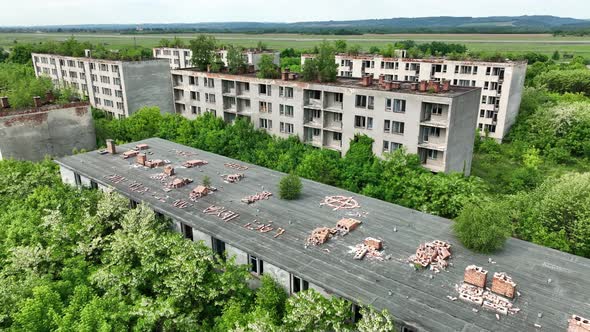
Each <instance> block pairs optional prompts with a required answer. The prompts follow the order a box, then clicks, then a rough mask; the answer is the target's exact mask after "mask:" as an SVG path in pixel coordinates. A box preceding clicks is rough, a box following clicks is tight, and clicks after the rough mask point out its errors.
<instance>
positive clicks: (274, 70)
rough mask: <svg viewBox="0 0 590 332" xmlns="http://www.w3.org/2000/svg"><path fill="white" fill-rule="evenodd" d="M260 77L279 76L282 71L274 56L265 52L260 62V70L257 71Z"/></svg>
mask: <svg viewBox="0 0 590 332" xmlns="http://www.w3.org/2000/svg"><path fill="white" fill-rule="evenodd" d="M256 76H257V77H258V78H279V77H281V73H280V71H279V66H277V65H276V64H275V63H274V59H273V57H272V56H270V55H268V54H263V55H262V56H261V57H260V61H259V62H258V72H257V73H256Z"/></svg>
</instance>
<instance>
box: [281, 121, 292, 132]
mask: <svg viewBox="0 0 590 332" xmlns="http://www.w3.org/2000/svg"><path fill="white" fill-rule="evenodd" d="M280 130H281V133H285V134H292V133H293V124H292V123H287V122H281V124H280Z"/></svg>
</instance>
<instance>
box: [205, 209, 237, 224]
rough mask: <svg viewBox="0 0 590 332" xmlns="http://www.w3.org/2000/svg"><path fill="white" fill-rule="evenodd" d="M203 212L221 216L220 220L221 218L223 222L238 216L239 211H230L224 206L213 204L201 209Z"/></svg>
mask: <svg viewBox="0 0 590 332" xmlns="http://www.w3.org/2000/svg"><path fill="white" fill-rule="evenodd" d="M203 213H204V214H208V215H215V216H218V217H219V218H221V220H223V221H225V222H228V221H231V220H233V219H235V218H237V217H239V216H240V214H239V213H236V212H233V211H230V210H228V209H226V208H224V207H223V206H215V205H211V206H209V207H208V208H206V209H205V210H203Z"/></svg>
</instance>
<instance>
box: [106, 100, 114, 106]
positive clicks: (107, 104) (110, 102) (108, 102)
mask: <svg viewBox="0 0 590 332" xmlns="http://www.w3.org/2000/svg"><path fill="white" fill-rule="evenodd" d="M113 105H114V104H113V101H112V100H108V99H104V106H108V107H113Z"/></svg>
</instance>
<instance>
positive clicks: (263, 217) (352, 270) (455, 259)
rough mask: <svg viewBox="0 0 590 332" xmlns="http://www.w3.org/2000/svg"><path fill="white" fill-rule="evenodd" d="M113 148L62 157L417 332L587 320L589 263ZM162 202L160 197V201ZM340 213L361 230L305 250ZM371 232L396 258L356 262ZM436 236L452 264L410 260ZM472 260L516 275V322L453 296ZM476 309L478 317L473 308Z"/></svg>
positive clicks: (216, 161)
mask: <svg viewBox="0 0 590 332" xmlns="http://www.w3.org/2000/svg"><path fill="white" fill-rule="evenodd" d="M137 144H147V145H148V146H149V150H147V152H148V155H147V158H148V159H164V160H168V161H170V162H171V164H172V165H173V166H174V167H175V171H176V174H177V176H178V177H185V178H192V179H193V180H194V182H193V183H192V184H190V185H188V186H185V187H183V188H180V189H174V190H172V191H170V192H165V191H164V190H163V185H162V183H161V182H159V181H158V180H154V179H152V178H150V176H152V175H155V174H159V173H161V172H162V171H163V170H162V167H158V168H154V169H148V168H145V167H143V166H138V165H136V164H135V158H130V159H127V160H125V159H122V157H121V154H122V153H123V152H125V151H128V150H130V149H132V148H133V147H135V146H136V145H137ZM180 151H182V152H184V153H182V154H181V153H180ZM117 152H118V154H117V155H108V154H107V155H101V154H99V153H97V152H96V151H94V152H88V153H84V154H78V155H74V156H69V157H64V158H61V159H58V160H57V161H56V162H57V163H58V164H60V165H62V166H64V167H67V168H69V169H72V170H74V171H76V172H77V173H79V174H81V175H83V176H86V177H88V178H91V179H93V180H94V181H96V182H97V183H100V184H102V185H107V186H111V187H114V188H115V189H116V190H117V191H118V192H120V193H122V194H123V195H125V196H127V197H129V198H131V199H133V200H135V201H138V202H139V201H144V202H146V203H147V204H149V205H150V206H151V207H152V208H153V209H154V210H155V211H158V212H161V213H163V214H165V215H167V216H169V217H172V218H173V219H175V220H177V221H181V222H183V223H186V224H188V225H190V226H192V227H193V228H195V229H197V230H200V231H202V232H205V233H207V234H210V235H212V236H215V237H216V238H218V239H220V240H222V241H224V242H226V243H227V244H229V245H231V246H234V247H236V248H238V249H241V250H243V251H245V252H247V253H249V254H252V255H256V256H258V257H260V258H261V259H262V260H265V261H268V262H269V263H271V264H273V265H276V266H278V267H280V268H282V269H284V270H286V271H288V272H292V273H294V274H296V275H298V276H300V277H302V278H304V279H305V280H308V281H309V282H311V283H313V284H316V285H318V286H320V287H322V288H325V289H326V290H328V291H329V292H331V293H333V294H336V295H339V296H342V297H345V298H347V299H349V300H353V301H354V302H357V303H360V304H372V305H374V306H375V307H376V308H378V309H384V308H386V309H388V310H389V312H390V313H391V314H392V315H393V316H394V317H395V319H397V320H398V321H403V322H404V323H407V324H410V325H412V326H415V327H417V328H418V329H420V330H426V331H482V330H490V331H535V330H537V329H536V328H535V327H534V324H539V325H541V326H542V330H543V331H565V329H566V328H567V326H568V323H567V320H568V318H569V317H570V316H571V315H572V314H577V315H580V316H584V317H588V316H590V300H589V299H590V288H589V287H588V275H590V259H586V258H583V257H578V256H574V255H570V254H567V253H563V252H560V251H557V250H553V249H550V248H546V247H542V246H538V245H535V244H532V243H529V242H525V241H521V240H518V239H509V240H508V241H507V242H506V245H505V248H504V249H503V250H502V251H501V252H499V253H496V254H492V255H482V254H477V253H474V252H472V251H469V250H468V249H466V248H464V247H463V246H462V245H461V244H460V242H459V240H458V239H457V238H456V237H455V236H454V235H453V232H452V230H451V223H452V221H450V220H448V219H444V218H440V217H436V216H433V215H429V214H426V213H421V212H418V211H415V210H411V209H408V208H404V207H401V206H398V205H395V204H391V203H387V202H384V201H380V200H377V199H373V198H369V197H366V196H362V195H359V194H356V193H352V192H348V191H345V190H342V189H339V188H335V187H332V186H328V185H324V184H320V183H317V182H313V181H309V180H305V179H302V181H303V190H302V195H301V198H300V199H297V200H294V201H286V200H281V199H279V198H278V183H279V180H280V179H281V178H282V177H283V176H284V174H283V173H280V172H277V171H273V170H269V169H266V168H263V167H260V166H256V165H252V164H248V163H244V162H241V161H237V160H234V159H230V158H226V157H223V156H220V155H216V154H213V153H209V152H206V151H202V150H198V149H193V148H190V147H187V146H183V145H180V144H177V143H173V142H170V141H166V140H162V139H159V138H151V139H146V140H143V141H140V142H135V143H129V144H124V145H122V146H117ZM187 154H190V155H188V156H187ZM193 159H201V160H206V161H207V162H208V164H207V165H205V166H202V167H198V168H190V169H188V168H182V167H180V166H181V164H182V163H183V162H185V161H187V160H193ZM225 163H237V164H240V165H245V166H247V167H248V169H247V170H244V171H237V170H235V169H230V168H228V167H225V166H224V164H225ZM231 173H244V175H245V178H244V179H242V180H241V181H240V182H238V183H235V184H229V183H224V182H223V181H222V179H221V175H223V174H231ZM112 174H117V175H120V176H123V177H125V178H126V179H127V180H126V181H125V182H121V183H118V184H116V183H112V182H110V181H109V180H107V179H106V178H105V176H108V175H112ZM205 175H207V176H209V177H210V178H211V182H212V186H214V187H217V188H218V189H219V190H218V191H217V192H215V193H213V194H210V195H208V196H206V197H204V198H202V199H200V200H198V201H197V202H190V200H189V192H190V191H191V190H192V189H193V188H195V187H196V186H197V185H199V184H200V182H201V179H202V177H203V176H205ZM134 182H138V183H140V184H141V185H142V186H144V187H146V188H149V191H148V192H147V193H145V194H139V193H137V191H133V190H131V189H130V188H129V185H130V184H132V183H134ZM263 190H267V191H270V192H272V193H273V196H272V197H271V198H270V199H268V200H262V201H258V202H256V203H253V204H250V205H247V204H245V203H242V202H241V199H242V198H244V197H246V196H249V195H253V194H256V193H259V192H261V191H263ZM331 195H343V196H347V197H354V199H356V200H357V201H358V203H359V204H360V207H359V208H357V209H355V210H342V209H341V210H336V211H335V210H333V209H332V208H330V207H328V206H321V205H320V203H321V202H322V201H323V200H324V198H325V196H331ZM162 197H165V199H164V200H165V202H163V201H161V200H160V199H161V198H162ZM178 199H182V200H185V201H187V202H190V203H191V204H193V205H192V206H190V207H187V208H185V209H180V208H177V207H174V206H173V202H174V201H175V200H178ZM210 205H216V206H223V207H225V208H226V209H229V210H231V211H233V212H237V213H239V217H238V218H236V219H233V220H231V221H229V222H224V221H223V220H221V219H220V218H219V217H217V216H214V215H206V214H204V213H203V210H204V209H206V208H207V207H209V206H210ZM343 217H348V218H355V219H358V220H360V221H362V224H361V226H360V227H359V228H357V229H356V230H354V231H352V232H350V233H349V234H347V235H345V236H343V237H338V238H335V239H334V238H333V239H331V240H329V241H328V242H327V243H325V244H323V245H320V246H317V247H316V246H309V247H307V248H306V246H305V240H306V238H307V237H308V235H309V234H310V233H311V231H312V230H313V229H315V228H316V227H324V226H325V227H335V225H336V223H337V222H338V220H340V219H341V218H343ZM254 220H258V221H261V222H265V223H269V222H270V221H272V224H273V225H274V228H275V230H274V231H271V232H269V233H260V232H257V231H254V230H250V229H248V228H245V227H244V225H246V224H247V223H252V222H253V221H254ZM278 227H281V228H284V229H285V233H284V234H283V235H281V236H279V237H278V238H275V237H273V236H274V234H275V233H276V229H277V228H278ZM366 237H374V238H378V239H381V240H382V241H383V247H384V254H385V255H391V259H390V260H384V261H375V260H373V261H372V260H368V259H367V258H365V259H364V260H354V259H353V254H351V253H350V247H351V246H354V245H356V244H359V243H361V242H362V241H363V239H365V238H366ZM432 240H443V241H448V242H450V243H451V245H452V248H451V251H452V258H451V259H450V260H449V262H450V263H451V264H452V266H449V267H448V268H447V270H446V271H442V272H440V273H438V274H435V273H433V272H432V271H429V270H428V269H424V270H415V269H414V267H413V265H411V264H409V263H408V262H407V259H408V257H409V256H410V255H412V254H414V253H415V251H416V248H417V247H418V246H419V245H420V244H421V243H424V242H427V241H432ZM472 264H475V265H478V266H482V267H484V269H486V270H488V271H489V272H490V274H491V275H493V273H494V272H506V273H507V274H508V275H510V276H511V277H512V279H513V280H514V282H516V283H517V284H518V286H517V290H518V292H519V293H520V294H521V295H520V296H517V297H516V299H515V302H514V306H515V307H518V308H520V309H521V311H520V312H518V313H516V314H514V315H508V316H503V315H500V318H499V319H497V318H496V315H495V312H492V311H488V310H485V309H482V308H481V307H476V306H475V305H472V304H470V303H467V302H463V301H460V300H456V301H452V300H450V299H449V298H447V296H452V297H456V296H457V292H456V291H455V289H454V287H455V285H456V284H461V282H462V280H463V272H464V269H465V267H467V266H469V265H472ZM491 275H490V276H488V285H490V284H491ZM549 279H550V280H551V281H550V282H549ZM474 308H477V309H479V311H478V312H474V311H473V310H472V309H474ZM539 313H541V314H542V315H539ZM539 316H542V317H539Z"/></svg>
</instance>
